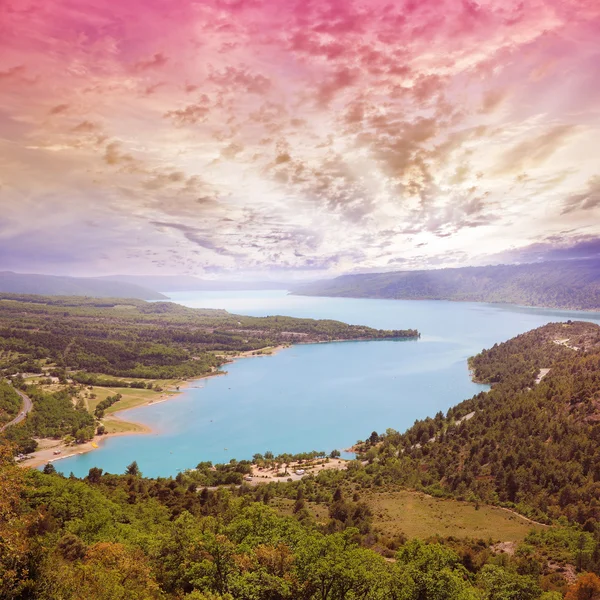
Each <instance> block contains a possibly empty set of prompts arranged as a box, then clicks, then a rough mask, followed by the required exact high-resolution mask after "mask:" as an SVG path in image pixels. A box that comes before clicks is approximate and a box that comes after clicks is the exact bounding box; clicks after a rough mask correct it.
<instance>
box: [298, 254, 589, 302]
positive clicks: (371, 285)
mask: <svg viewBox="0 0 600 600" xmlns="http://www.w3.org/2000/svg"><path fill="white" fill-rule="evenodd" d="M293 291H294V293H295V294H301V295H306V296H346V297H352V298H392V299H397V300H457V301H468V302H503V303H509V304H522V305H526V306H547V307H551V308H564V309H580V310H598V309H600V264H599V263H598V261H595V260H571V261H556V262H545V263H535V264H524V265H497V266H488V267H464V268H458V269H438V270H429V271H397V272H392V273H373V274H365V275H343V276H342V277H337V278H336V279H330V280H325V281H317V282H314V283H311V284H308V285H304V286H299V287H297V288H296V289H294V290H293Z"/></svg>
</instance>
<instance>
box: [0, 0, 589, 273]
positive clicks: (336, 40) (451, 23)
mask: <svg viewBox="0 0 600 600" xmlns="http://www.w3.org/2000/svg"><path fill="white" fill-rule="evenodd" d="M599 39H600V2H599V1H598V0H480V1H479V2H475V1H472V0H398V1H394V0H361V1H359V0H143V1H142V0H112V1H109V0H33V1H32V0H0V269H11V270H15V271H20V272H40V273H49V274H70V275H102V274H114V273H130V274H134V273H137V274H193V275H199V276H205V277H222V278H227V277H232V276H235V277H236V278H239V277H261V278H273V277H275V278H277V277H281V276H286V277H294V278H305V277H321V276H329V275H336V274H340V273H348V272H368V271H386V270H404V269H417V268H438V267H457V266H466V265H479V264H494V263H498V262H519V261H535V260H543V259H547V258H570V257H583V256H595V257H600V153H599V151H598V148H599V143H600V43H599V42H598V40H599Z"/></svg>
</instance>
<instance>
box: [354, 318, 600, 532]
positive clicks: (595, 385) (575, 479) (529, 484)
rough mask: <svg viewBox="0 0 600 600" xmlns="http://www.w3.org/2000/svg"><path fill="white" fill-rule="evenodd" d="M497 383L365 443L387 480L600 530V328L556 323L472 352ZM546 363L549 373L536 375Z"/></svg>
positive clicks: (363, 452)
mask: <svg viewBox="0 0 600 600" xmlns="http://www.w3.org/2000/svg"><path fill="white" fill-rule="evenodd" d="M469 363H470V367H471V369H472V372H473V376H474V378H475V379H477V380H479V381H483V382H487V383H490V384H492V388H491V390H490V391H489V392H482V393H480V394H478V395H477V396H475V397H473V398H471V399H470V400H466V401H464V402H462V403H461V404H459V405H457V406H456V407H454V408H452V409H450V410H449V411H448V413H447V414H446V415H443V414H442V413H438V414H437V415H435V416H434V417H433V418H427V419H425V420H422V421H417V422H416V423H415V424H414V426H413V427H411V428H410V429H409V430H408V431H406V432H405V433H398V432H396V431H393V430H389V431H387V432H386V433H385V434H383V435H378V434H377V433H376V432H373V434H371V436H370V438H368V439H367V440H366V441H365V442H364V443H362V444H361V445H360V447H359V450H360V454H359V456H361V457H363V458H364V459H366V460H367V461H368V463H369V469H370V471H371V475H372V476H373V477H375V479H376V480H378V481H379V482H380V483H382V482H385V481H394V482H400V483H402V484H404V485H408V486H411V487H419V488H420V489H423V490H425V491H427V492H429V493H432V494H441V495H448V496H452V497H456V498H465V499H469V500H473V501H482V502H488V503H498V504H501V505H503V506H506V507H509V508H513V509H516V510H518V511H519V512H521V513H522V514H525V515H527V516H530V517H532V518H534V519H535V520H538V521H541V522H545V523H551V522H553V521H554V520H556V519H560V518H564V519H566V520H568V521H569V522H574V523H578V524H579V525H581V526H582V527H583V528H584V529H586V530H589V531H595V529H596V527H597V523H598V520H599V518H600V402H599V399H600V327H598V326H597V325H594V324H592V323H583V322H570V321H569V322H567V323H551V324H549V325H545V326H543V327H540V328H538V329H535V330H533V331H530V332H528V333H525V334H523V335H520V336H517V337H516V338H513V339H512V340H509V341H508V342H505V343H503V344H497V345H495V346H494V347H493V348H491V349H489V350H486V351H483V352H482V353H480V354H479V355H477V356H475V357H473V358H472V359H471V360H470V361H469ZM542 369H545V370H547V372H546V374H545V375H544V376H543V378H540V377H539V375H540V373H541V372H542Z"/></svg>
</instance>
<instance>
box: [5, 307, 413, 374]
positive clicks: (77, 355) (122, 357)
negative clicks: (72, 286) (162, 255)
mask: <svg viewBox="0 0 600 600" xmlns="http://www.w3.org/2000/svg"><path fill="white" fill-rule="evenodd" d="M418 335H419V334H418V332H417V331H415V330H411V329H407V330H402V331H383V330H375V329H371V328H369V327H362V326H358V325H346V324H345V323H341V322H339V321H331V320H320V321H317V320H313V319H295V318H292V317H283V316H273V317H264V318H258V317H246V316H241V315H233V314H230V313H227V312H226V311H223V310H209V309H207V310H203V309H193V308H186V307H184V306H180V305H178V304H172V303H168V302H155V303H147V302H143V301H140V300H137V301H136V300H123V299H112V300H111V299H106V300H93V299H80V298H45V297H34V296H10V295H0V374H4V375H12V374H15V373H18V372H31V373H41V372H42V368H43V367H44V366H46V365H47V364H52V365H53V366H54V368H55V369H63V370H64V369H69V370H71V371H86V372H88V373H99V374H104V375H111V376H122V377H132V378H134V377H137V378H159V379H160V378H162V379H168V378H188V377H195V376H199V375H203V374H205V373H208V372H210V371H211V370H213V369H214V368H216V367H218V366H219V365H221V364H223V362H224V359H223V358H219V357H218V356H216V355H215V352H220V353H222V352H227V351H236V352H241V351H248V350H257V349H261V348H265V347H269V346H276V345H279V344H288V343H302V342H322V341H331V340H337V339H380V338H394V337H417V336H418Z"/></svg>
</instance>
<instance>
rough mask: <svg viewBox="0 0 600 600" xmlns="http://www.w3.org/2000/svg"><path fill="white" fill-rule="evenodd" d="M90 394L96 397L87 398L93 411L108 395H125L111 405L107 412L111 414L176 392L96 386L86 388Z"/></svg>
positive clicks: (89, 408) (88, 404)
mask: <svg viewBox="0 0 600 600" xmlns="http://www.w3.org/2000/svg"><path fill="white" fill-rule="evenodd" d="M86 391H87V392H89V394H93V395H95V396H96V397H95V398H89V397H88V398H87V399H86V400H87V406H88V410H89V411H90V412H91V413H93V412H94V410H95V409H96V406H98V403H99V402H101V401H102V400H104V399H105V398H107V397H108V396H114V395H115V394H121V396H123V397H122V398H121V400H119V402H115V404H113V405H112V406H109V407H108V408H107V409H106V411H105V414H107V415H110V414H112V413H115V412H117V411H119V410H126V409H128V408H134V407H135V406H139V405H140V404H146V403H147V402H150V401H151V400H152V401H154V402H156V401H158V400H160V398H161V396H164V395H172V394H173V393H176V392H167V391H164V392H157V391H156V390H143V389H136V388H106V387H97V386H94V387H93V388H92V389H91V390H86Z"/></svg>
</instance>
